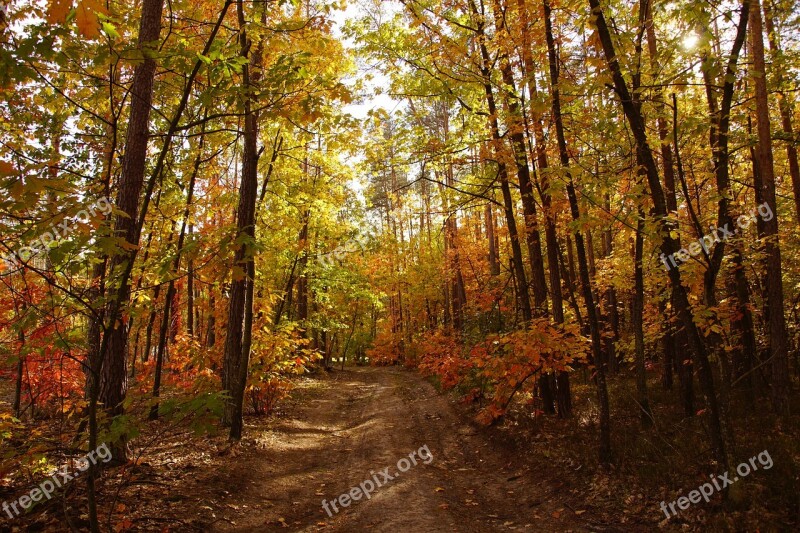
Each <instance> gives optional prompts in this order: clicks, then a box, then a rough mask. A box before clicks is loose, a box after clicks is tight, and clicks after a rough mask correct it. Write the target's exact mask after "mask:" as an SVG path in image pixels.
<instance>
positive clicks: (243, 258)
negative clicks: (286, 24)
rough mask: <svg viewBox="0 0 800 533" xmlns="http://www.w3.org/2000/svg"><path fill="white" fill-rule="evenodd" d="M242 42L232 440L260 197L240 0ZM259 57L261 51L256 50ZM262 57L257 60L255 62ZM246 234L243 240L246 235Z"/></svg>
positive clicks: (237, 422) (229, 376) (227, 376)
mask: <svg viewBox="0 0 800 533" xmlns="http://www.w3.org/2000/svg"><path fill="white" fill-rule="evenodd" d="M236 6H237V14H238V19H239V43H240V45H241V56H242V57H243V58H244V59H245V60H246V61H247V62H246V63H245V64H244V65H243V66H242V89H243V92H244V93H245V94H246V95H248V96H246V97H245V100H244V131H243V135H242V138H243V140H244V149H243V151H242V180H241V184H240V189H239V206H238V209H237V212H236V220H237V241H238V242H240V243H241V244H240V245H239V246H238V248H237V249H236V253H235V255H234V263H233V266H234V268H233V281H232V282H231V296H230V302H229V308H228V329H227V335H226V338H225V355H224V366H223V374H222V386H223V389H224V390H227V391H228V393H229V395H230V397H229V399H228V400H227V401H226V402H225V410H224V414H223V424H224V425H226V426H230V428H231V430H230V438H231V439H235V440H238V439H240V438H241V437H242V425H243V420H242V415H243V404H244V392H245V387H246V384H247V367H248V365H249V363H250V343H249V340H250V334H251V332H250V331H249V330H250V329H252V314H253V284H254V282H255V279H253V275H254V274H255V272H254V265H253V249H252V245H251V243H253V242H254V241H255V235H256V231H255V211H256V198H257V196H258V151H257V140H258V124H257V117H256V112H255V111H254V110H253V101H252V93H253V90H254V88H253V81H254V80H252V79H251V67H253V66H254V65H253V63H254V60H253V59H252V58H250V57H249V55H250V45H251V42H252V41H251V39H250V38H249V37H248V35H247V28H246V25H247V23H246V20H245V13H244V5H243V0H237V4H236ZM256 56H258V52H256ZM257 61H258V59H257V58H256V59H255V62H257ZM243 238H244V242H242V239H243Z"/></svg>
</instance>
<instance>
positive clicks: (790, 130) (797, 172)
mask: <svg viewBox="0 0 800 533" xmlns="http://www.w3.org/2000/svg"><path fill="white" fill-rule="evenodd" d="M770 1H771V0H767V1H766V2H764V23H765V25H766V29H767V37H768V42H769V50H770V56H771V59H772V62H773V70H774V72H775V78H776V79H775V84H776V85H777V87H778V109H779V110H780V113H781V126H782V127H783V133H784V135H785V136H786V159H787V160H788V161H789V175H790V176H791V178H792V191H793V192H794V209H795V217H796V218H797V220H798V222H800V165H799V164H798V161H797V147H796V146H795V143H796V141H795V139H794V135H795V134H794V127H793V125H792V117H794V106H793V105H792V100H791V99H792V94H791V92H789V91H786V90H785V89H786V88H785V77H784V70H783V68H784V67H783V64H781V59H782V55H783V50H782V49H781V42H780V37H779V35H778V34H777V33H776V32H775V21H774V18H773V12H772V6H770Z"/></svg>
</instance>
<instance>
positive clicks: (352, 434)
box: [206, 367, 585, 533]
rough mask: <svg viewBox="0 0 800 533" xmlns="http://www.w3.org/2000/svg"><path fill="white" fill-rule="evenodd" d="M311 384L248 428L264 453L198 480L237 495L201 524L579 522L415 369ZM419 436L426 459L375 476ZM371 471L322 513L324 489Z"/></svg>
mask: <svg viewBox="0 0 800 533" xmlns="http://www.w3.org/2000/svg"><path fill="white" fill-rule="evenodd" d="M313 383H315V385H314V386H310V387H307V388H305V389H303V390H301V391H300V398H299V399H298V401H297V404H296V406H295V407H294V408H293V409H292V410H291V414H290V415H289V416H287V417H282V418H279V419H277V420H275V421H274V423H272V424H271V426H270V427H269V428H268V429H261V430H260V433H259V430H258V429H256V430H255V431H256V432H257V435H258V436H257V437H256V439H257V441H259V444H261V445H262V450H263V451H261V450H260V451H259V452H258V454H257V455H256V454H246V455H247V457H245V456H242V457H239V458H237V459H231V461H230V463H229V468H228V470H227V471H226V472H218V473H216V474H215V476H214V478H212V479H210V480H208V482H210V483H212V484H213V485H217V484H219V486H224V487H225V491H224V492H227V494H229V495H230V497H229V498H228V500H229V501H235V502H236V505H228V506H227V507H224V508H223V509H221V514H222V516H220V515H219V514H217V515H216V516H217V519H216V520H215V521H213V523H210V524H208V525H207V527H208V528H209V529H210V530H213V531H237V532H244V531H327V532H351V531H353V532H355V531H377V532H426V533H427V532H431V533H433V532H452V531H459V532H484V531H486V532H491V531H559V532H564V531H583V530H585V529H583V528H582V527H581V526H580V524H578V523H577V522H574V518H573V516H572V514H571V513H569V512H564V508H563V506H561V507H560V506H559V505H558V503H557V502H554V501H553V500H552V498H554V496H553V494H554V493H555V491H554V490H552V488H548V487H546V486H542V485H537V484H536V482H535V480H531V479H530V476H531V475H532V474H531V473H530V472H529V471H525V470H521V469H520V467H519V466H517V465H518V462H517V461H515V458H514V457H512V456H509V454H508V452H504V451H503V450H501V449H499V448H498V447H496V446H494V445H493V444H492V442H491V441H490V440H489V439H488V438H487V437H485V436H484V435H483V434H482V433H481V432H479V431H478V430H476V429H475V428H473V427H472V426H470V425H469V424H467V423H465V422H463V421H462V418H461V417H460V416H459V414H458V413H457V412H456V411H455V409H454V408H453V406H451V405H450V403H449V401H448V399H447V397H445V396H443V395H441V394H439V393H437V392H436V390H435V389H434V387H433V386H432V385H430V384H429V383H428V382H426V381H425V380H423V379H422V378H420V377H419V376H418V375H416V374H414V373H412V372H409V371H406V370H404V369H401V368H386V367H383V368H353V369H347V370H345V371H343V372H340V371H337V372H335V373H334V374H333V375H332V376H330V377H329V378H327V379H324V380H321V381H314V382H313ZM251 431H252V429H251V428H248V432H251ZM424 446H427V447H428V449H429V450H430V452H431V454H432V455H433V459H432V460H428V463H429V464H425V462H424V461H423V460H422V459H417V458H416V457H419V455H417V456H416V457H415V459H416V461H417V464H416V466H414V465H413V464H411V465H410V468H408V470H407V471H406V472H404V473H401V474H399V475H396V477H395V478H394V479H392V480H391V481H385V480H383V479H382V477H383V476H382V475H380V474H378V472H380V471H383V470H384V469H385V468H386V467H389V470H388V473H389V474H390V475H392V476H395V474H397V471H398V460H400V459H402V458H404V457H408V456H409V454H410V453H411V452H413V451H418V450H419V449H420V448H421V447H424ZM419 453H420V454H421V455H422V456H423V458H424V457H425V451H424V450H423V451H422V452H419ZM409 462H410V461H409ZM400 466H401V467H406V466H407V465H406V463H401V464H400ZM515 468H516V469H515ZM371 471H374V473H375V474H374V475H372V474H371ZM370 478H372V479H373V480H374V479H377V480H380V481H383V482H384V485H383V486H381V487H379V488H375V489H374V491H373V492H372V493H371V495H370V498H369V499H366V498H364V497H361V498H360V500H359V501H356V502H351V503H350V505H349V506H348V507H346V508H342V507H341V505H338V504H337V507H338V509H339V512H338V513H334V512H333V507H332V506H329V509H330V511H331V514H332V516H328V514H327V513H326V511H325V510H324V509H323V507H322V500H323V499H325V500H327V501H328V502H330V501H331V500H336V499H337V498H339V495H340V494H342V493H345V492H349V491H350V490H351V488H353V487H357V486H358V485H359V484H361V483H362V482H363V481H365V480H367V479H370ZM206 488H208V487H207V486H206ZM365 488H367V489H369V485H367V484H365Z"/></svg>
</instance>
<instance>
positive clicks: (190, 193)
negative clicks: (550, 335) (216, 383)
mask: <svg viewBox="0 0 800 533" xmlns="http://www.w3.org/2000/svg"><path fill="white" fill-rule="evenodd" d="M203 124H204V127H203V128H202V129H203V131H201V132H200V142H199V145H198V147H197V156H196V158H195V160H194V166H193V167H192V174H191V177H190V178H189V185H188V190H187V193H186V207H185V208H184V210H183V217H182V218H183V221H182V222H181V230H180V233H179V234H178V245H177V249H176V251H175V259H173V262H172V275H173V278H172V279H170V280H169V284H168V286H167V296H166V298H165V304H164V312H163V314H162V319H161V331H160V332H159V336H158V349H157V351H156V368H155V376H154V380H153V398H158V397H159V396H160V395H161V371H162V367H163V365H164V354H165V353H166V350H167V340H168V338H169V335H168V331H169V324H170V314H171V311H172V305H171V302H172V300H173V298H174V297H175V279H176V278H177V277H178V276H179V275H180V267H181V255H182V253H183V244H184V240H185V237H186V228H187V224H188V221H189V214H190V212H191V208H192V201H193V199H194V186H195V181H196V179H197V173H198V171H199V169H200V163H201V162H202V160H203V159H202V155H203V141H204V138H205V122H204V123H203ZM158 405H159V404H158V402H156V403H154V404H153V405H152V407H151V408H150V420H156V419H158Z"/></svg>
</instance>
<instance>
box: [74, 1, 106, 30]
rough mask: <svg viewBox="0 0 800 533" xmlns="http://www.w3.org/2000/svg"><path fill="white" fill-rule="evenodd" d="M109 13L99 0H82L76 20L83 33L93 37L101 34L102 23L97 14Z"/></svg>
mask: <svg viewBox="0 0 800 533" xmlns="http://www.w3.org/2000/svg"><path fill="white" fill-rule="evenodd" d="M98 13H102V14H107V12H106V8H105V7H104V6H103V4H101V3H100V1H99V0H81V3H80V4H79V5H78V10H77V12H76V13H75V22H77V23H78V31H80V32H81V35H83V36H84V37H88V38H89V39H93V38H95V37H97V36H98V35H100V23H99V20H98V18H97V14H98Z"/></svg>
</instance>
